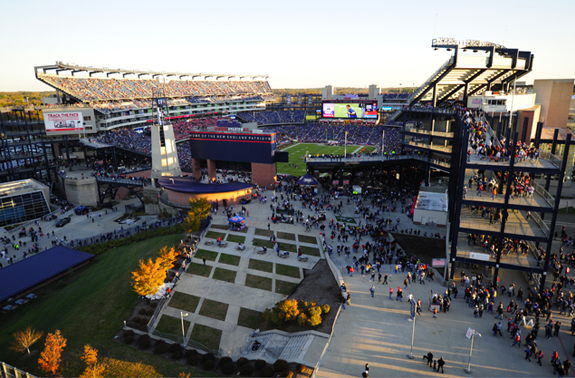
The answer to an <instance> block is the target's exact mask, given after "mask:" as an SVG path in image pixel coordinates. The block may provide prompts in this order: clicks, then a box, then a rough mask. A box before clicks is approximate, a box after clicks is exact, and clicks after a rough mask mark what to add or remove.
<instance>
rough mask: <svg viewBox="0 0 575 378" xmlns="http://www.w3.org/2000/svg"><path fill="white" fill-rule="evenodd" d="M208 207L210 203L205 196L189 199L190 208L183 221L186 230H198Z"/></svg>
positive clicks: (207, 213) (208, 211)
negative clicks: (184, 221)
mask: <svg viewBox="0 0 575 378" xmlns="http://www.w3.org/2000/svg"><path fill="white" fill-rule="evenodd" d="M210 209H211V205H210V203H209V202H208V200H207V199H206V198H205V197H202V198H200V199H197V200H196V199H190V210H189V211H188V217H187V218H186V223H185V226H186V230H187V232H193V231H197V230H199V229H200V226H201V224H202V222H203V220H204V219H206V218H207V217H208V215H209V214H210Z"/></svg>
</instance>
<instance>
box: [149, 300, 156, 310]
mask: <svg viewBox="0 0 575 378" xmlns="http://www.w3.org/2000/svg"><path fill="white" fill-rule="evenodd" d="M150 306H152V308H153V309H154V310H155V309H156V307H158V302H152V303H150Z"/></svg>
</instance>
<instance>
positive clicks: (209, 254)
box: [194, 249, 218, 261]
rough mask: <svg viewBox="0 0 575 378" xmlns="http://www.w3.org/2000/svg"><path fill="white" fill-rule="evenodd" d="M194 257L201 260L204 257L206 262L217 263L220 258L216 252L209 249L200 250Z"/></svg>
mask: <svg viewBox="0 0 575 378" xmlns="http://www.w3.org/2000/svg"><path fill="white" fill-rule="evenodd" d="M194 257H195V258H197V259H200V260H201V259H202V258H203V257H205V258H206V260H209V261H216V257H218V253H217V252H214V251H208V250H207V249H198V251H197V252H196V254H195V256H194Z"/></svg>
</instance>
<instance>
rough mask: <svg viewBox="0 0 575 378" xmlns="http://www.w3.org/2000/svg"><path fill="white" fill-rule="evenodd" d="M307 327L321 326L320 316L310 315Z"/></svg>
mask: <svg viewBox="0 0 575 378" xmlns="http://www.w3.org/2000/svg"><path fill="white" fill-rule="evenodd" d="M308 322H309V325H311V326H312V327H316V326H318V325H320V324H321V316H320V315H317V314H316V315H312V316H310V317H309V320H308Z"/></svg>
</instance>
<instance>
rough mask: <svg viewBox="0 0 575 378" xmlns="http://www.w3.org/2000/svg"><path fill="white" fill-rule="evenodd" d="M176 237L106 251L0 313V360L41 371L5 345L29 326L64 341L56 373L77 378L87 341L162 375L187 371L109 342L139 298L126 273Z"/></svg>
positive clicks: (39, 346) (177, 238)
mask: <svg viewBox="0 0 575 378" xmlns="http://www.w3.org/2000/svg"><path fill="white" fill-rule="evenodd" d="M181 239H182V235H181V234H174V235H166V236H158V237H155V238H151V239H147V240H145V241H141V242H138V243H133V244H130V245H127V246H123V247H118V248H114V249H111V250H109V251H107V252H105V253H103V254H101V255H99V256H97V257H96V258H95V259H94V260H92V262H91V263H90V264H88V265H87V266H86V267H84V268H82V269H80V270H78V271H76V272H73V273H72V274H71V276H67V277H65V278H62V279H60V280H58V281H56V282H53V283H51V284H49V285H47V286H45V287H43V288H41V289H39V290H36V291H35V293H36V295H38V298H37V299H34V300H33V301H30V302H29V303H27V304H26V306H25V307H24V308H22V309H17V310H15V311H13V312H12V313H8V314H4V315H1V317H0V345H3V346H4V347H3V348H0V361H4V362H6V363H8V364H10V365H12V366H16V367H19V368H21V369H23V370H26V371H28V372H29V373H30V374H33V375H36V376H45V375H46V373H44V372H41V371H40V370H39V369H38V363H37V360H38V358H37V357H36V358H32V359H27V360H22V359H21V357H22V356H23V354H22V353H16V352H13V351H11V350H10V349H9V348H7V347H6V346H8V345H10V344H11V343H12V338H13V337H12V334H13V333H14V332H16V331H20V330H23V329H25V328H26V326H28V325H31V326H32V327H34V328H35V329H36V330H39V331H42V332H44V335H46V333H47V332H54V331H55V330H56V329H59V330H60V331H61V332H62V335H63V336H64V337H65V338H67V339H68V341H67V345H66V348H64V352H63V355H62V359H63V361H64V362H63V363H62V365H61V366H60V369H59V370H58V372H57V374H62V375H63V376H66V377H78V376H80V374H81V373H82V372H83V371H84V369H85V364H84V362H82V360H81V359H80V356H81V355H82V354H83V352H84V345H86V344H91V345H92V346H93V347H94V348H96V349H98V350H99V353H98V356H99V357H112V358H116V359H120V360H124V361H131V362H141V361H145V363H146V364H149V365H152V366H153V367H154V368H155V369H156V370H157V372H158V373H159V374H160V375H163V376H169V377H177V376H178V374H179V373H180V372H181V371H182V370H188V369H186V368H184V367H183V366H181V365H176V364H174V363H173V362H172V361H169V360H166V359H163V358H160V357H158V356H155V355H151V354H149V353H145V352H141V351H139V350H138V349H136V348H134V347H132V346H128V345H125V344H121V343H117V342H116V341H114V336H115V335H116V333H117V332H118V331H119V330H120V329H121V328H122V326H123V322H124V320H126V319H128V317H129V315H130V313H131V312H132V309H133V308H134V305H135V304H136V303H137V301H138V295H137V294H136V293H135V292H133V291H132V287H131V272H132V271H134V270H135V269H137V267H138V260H139V259H144V260H147V259H148V258H150V257H153V258H155V257H156V256H157V255H158V253H159V251H160V249H161V248H162V247H163V246H166V245H167V246H168V247H169V246H172V245H175V244H178V243H179V242H180V240H181ZM180 326H181V325H180ZM44 341H45V337H43V338H42V339H41V340H39V341H38V342H37V343H36V344H34V345H33V346H32V348H31V350H36V351H38V350H42V349H43V344H44ZM190 371H191V372H192V375H194V376H204V375H205V372H200V371H195V370H190Z"/></svg>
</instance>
